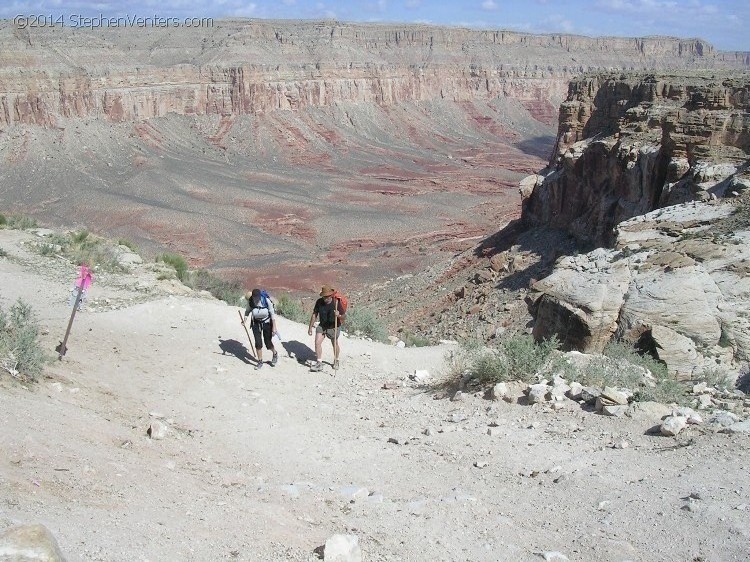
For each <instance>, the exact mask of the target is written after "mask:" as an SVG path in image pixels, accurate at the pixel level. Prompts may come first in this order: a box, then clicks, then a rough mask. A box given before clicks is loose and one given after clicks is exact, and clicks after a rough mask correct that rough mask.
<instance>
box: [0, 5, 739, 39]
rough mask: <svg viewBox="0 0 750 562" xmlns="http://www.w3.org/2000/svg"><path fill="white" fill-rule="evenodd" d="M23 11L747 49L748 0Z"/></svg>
mask: <svg viewBox="0 0 750 562" xmlns="http://www.w3.org/2000/svg"><path fill="white" fill-rule="evenodd" d="M19 15H23V16H39V17H42V16H44V18H45V19H47V18H51V19H52V21H55V22H57V23H58V24H59V23H61V22H62V23H63V24H64V25H68V26H73V25H84V26H86V25H91V23H89V22H87V21H86V20H84V19H82V18H84V17H89V18H91V17H94V18H96V17H100V16H104V17H107V18H109V17H129V18H154V17H155V16H156V17H159V18H173V17H174V18H186V17H212V18H222V17H245V18H262V19H335V20H339V21H348V22H389V23H392V22H401V23H426V24H433V25H450V26H461V27H471V28H477V29H504V30H516V31H523V32H528V33H572V34H577V35H588V36H610V35H611V36H620V37H622V36H625V37H644V36H649V35H668V36H672V37H683V38H695V37H699V38H701V39H705V40H706V41H708V42H709V43H711V44H713V45H714V46H715V47H716V48H717V49H720V50H727V51H730V50H731V51H734V50H739V51H750V39H749V38H748V37H750V34H748V32H747V27H748V26H750V1H748V0H461V1H449V0H213V1H210V0H209V1H206V0H135V1H132V2H126V1H123V0H2V2H1V3H0V18H4V19H14V18H16V16H19ZM27 21H33V20H27ZM39 21H43V20H41V19H39V18H37V22H39ZM131 21H132V20H131ZM147 25H148V24H147Z"/></svg>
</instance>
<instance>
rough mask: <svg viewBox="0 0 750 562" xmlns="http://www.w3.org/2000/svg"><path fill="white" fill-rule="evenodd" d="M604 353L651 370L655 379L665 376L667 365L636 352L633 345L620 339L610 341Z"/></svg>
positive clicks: (612, 357)
mask: <svg viewBox="0 0 750 562" xmlns="http://www.w3.org/2000/svg"><path fill="white" fill-rule="evenodd" d="M604 355H606V356H607V357H609V358H611V359H620V360H625V361H627V362H628V363H632V364H633V365H638V366H640V367H644V368H645V369H648V370H649V371H651V374H652V375H654V377H655V378H656V379H662V378H667V377H668V375H667V366H666V365H665V364H664V363H663V362H662V361H658V360H657V359H654V358H653V357H651V356H650V355H648V354H641V353H638V352H637V351H636V350H635V349H634V348H633V347H631V346H629V345H628V344H626V343H624V342H620V341H611V342H609V343H608V344H607V345H606V346H605V347H604Z"/></svg>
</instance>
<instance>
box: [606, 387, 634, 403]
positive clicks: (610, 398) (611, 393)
mask: <svg viewBox="0 0 750 562" xmlns="http://www.w3.org/2000/svg"><path fill="white" fill-rule="evenodd" d="M599 398H600V399H601V400H602V401H603V402H604V403H605V404H610V405H626V404H627V403H628V395H627V394H626V393H624V392H622V391H621V390H617V389H615V388H611V387H609V386H605V387H604V390H602V393H601V394H600V396H599Z"/></svg>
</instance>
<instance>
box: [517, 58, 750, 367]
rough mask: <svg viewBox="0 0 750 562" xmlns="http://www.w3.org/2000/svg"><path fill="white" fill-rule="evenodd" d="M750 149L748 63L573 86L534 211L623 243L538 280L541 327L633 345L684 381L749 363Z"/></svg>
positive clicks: (589, 347) (594, 348) (530, 197)
mask: <svg viewBox="0 0 750 562" xmlns="http://www.w3.org/2000/svg"><path fill="white" fill-rule="evenodd" d="M749 154H750V74H748V73H746V72H734V73H730V74H726V73H721V72H711V73H708V74H706V73H703V74H698V73H682V74H663V75H643V74H629V75H626V74H616V75H613V74H607V75H600V74H598V75H593V76H588V77H585V78H583V79H581V80H578V81H575V82H573V83H572V84H571V86H570V90H569V95H568V99H567V101H566V102H564V103H563V104H562V106H561V109H560V125H559V133H558V137H557V145H556V151H555V154H554V155H553V157H552V159H551V161H550V163H549V166H548V168H546V169H545V170H543V171H542V172H540V173H539V174H538V175H535V176H530V177H529V178H527V179H526V180H524V181H523V182H522V192H523V193H524V195H525V200H524V206H523V217H524V219H525V221H526V223H527V224H535V225H546V226H552V227H555V228H560V229H564V230H566V231H567V232H569V233H571V234H573V235H575V236H576V237H577V238H578V239H579V240H583V241H584V242H585V243H587V244H593V245H596V246H609V247H610V248H606V247H599V248H597V249H596V250H593V251H591V252H589V253H588V254H582V255H572V256H564V257H562V258H560V259H559V260H558V261H557V262H556V263H555V268H554V270H553V272H552V273H551V274H550V275H549V276H547V277H545V278H544V279H541V280H539V281H537V282H535V283H534V284H533V286H532V296H531V298H530V301H529V303H530V308H531V310H532V314H533V315H534V317H535V324H534V329H533V330H534V335H535V337H536V338H537V339H545V338H549V337H551V336H553V335H554V336H556V337H557V338H559V339H560V341H562V342H563V346H564V347H565V348H567V349H578V350H581V351H589V352H601V351H602V350H603V349H604V347H605V346H606V344H607V343H608V342H610V341H612V340H613V339H622V340H625V341H629V342H633V343H635V344H637V345H638V346H640V347H641V348H642V349H644V350H648V351H649V352H650V353H652V354H653V355H654V356H655V357H657V358H658V359H660V360H662V361H664V363H665V364H666V365H667V367H668V369H669V372H670V373H671V374H672V375H674V376H678V377H684V378H693V377H695V376H697V375H700V374H701V373H702V372H704V371H706V370H712V369H717V368H720V369H727V368H731V367H732V366H736V364H737V363H738V362H743V361H748V360H750V338H748V334H749V333H750V275H749V273H750V272H749V271H748V263H749V262H750V252H749V251H748V239H750V214H749V213H748V211H747V209H748V202H750V190H749V189H748V188H750V159H749V157H748V155H749Z"/></svg>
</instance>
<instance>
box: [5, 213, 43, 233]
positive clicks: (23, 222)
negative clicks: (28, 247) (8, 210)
mask: <svg viewBox="0 0 750 562" xmlns="http://www.w3.org/2000/svg"><path fill="white" fill-rule="evenodd" d="M6 226H7V227H8V228H13V229H15V230H26V229H27V228H37V227H38V226H39V225H38V224H37V222H36V221H35V220H34V219H32V218H30V217H18V216H10V217H8V218H7V219H6Z"/></svg>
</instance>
